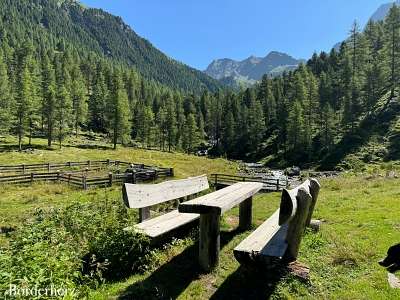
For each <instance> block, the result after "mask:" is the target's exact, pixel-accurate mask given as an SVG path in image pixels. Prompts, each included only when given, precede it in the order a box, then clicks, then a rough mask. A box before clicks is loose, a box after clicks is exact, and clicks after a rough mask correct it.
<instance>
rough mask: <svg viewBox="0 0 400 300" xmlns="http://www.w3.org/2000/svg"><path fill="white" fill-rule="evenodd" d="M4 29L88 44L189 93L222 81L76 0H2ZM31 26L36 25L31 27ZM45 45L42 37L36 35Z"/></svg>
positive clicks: (213, 88)
mask: <svg viewBox="0 0 400 300" xmlns="http://www.w3.org/2000/svg"><path fill="white" fill-rule="evenodd" d="M0 5H1V6H0V17H1V18H2V22H1V25H2V29H3V30H5V31H12V28H13V27H15V26H17V25H16V24H20V27H21V28H23V29H24V31H23V32H21V37H20V38H23V39H26V38H30V39H32V32H33V31H35V30H37V31H40V32H41V35H42V37H40V39H49V40H54V41H57V42H61V43H64V42H65V43H67V44H70V45H75V46H79V47H83V48H85V49H87V50H88V51H92V52H95V53H97V54H101V55H104V56H105V57H107V58H108V59H110V60H111V61H114V62H117V63H120V64H124V65H127V66H130V67H134V68H135V69H136V70H137V71H138V72H139V73H140V74H141V75H142V76H143V77H144V78H145V79H149V80H154V81H156V82H158V83H161V84H163V85H165V86H168V87H171V88H174V89H179V90H184V91H189V92H201V91H203V90H210V91H216V90H218V89H220V88H221V87H222V86H221V84H220V83H219V82H218V81H216V80H214V79H212V78H211V77H209V76H207V75H206V74H204V73H203V72H201V71H199V70H196V69H194V68H192V67H190V66H188V65H186V64H184V63H182V62H179V61H177V60H174V59H173V58H171V57H169V56H168V55H166V54H164V53H163V52H162V51H161V50H159V49H157V48H156V47H155V46H153V44H152V43H151V42H149V41H148V40H147V39H145V38H143V37H141V36H139V35H138V34H137V33H136V32H135V31H134V30H133V29H132V28H131V27H130V26H129V25H128V24H126V23H125V22H124V21H123V19H122V18H121V17H119V16H115V15H112V14H110V13H108V12H106V11H104V10H102V9H98V8H90V7H88V6H86V5H85V4H82V3H81V2H79V1H77V0H31V1H15V2H14V1H11V0H0ZM30 26H32V27H34V28H30ZM33 41H34V42H35V43H40V41H39V40H38V39H33Z"/></svg>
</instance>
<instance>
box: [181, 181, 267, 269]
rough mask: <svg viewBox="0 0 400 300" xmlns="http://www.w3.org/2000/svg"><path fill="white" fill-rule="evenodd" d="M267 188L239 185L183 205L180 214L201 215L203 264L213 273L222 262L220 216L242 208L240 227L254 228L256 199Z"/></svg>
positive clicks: (200, 245) (200, 256)
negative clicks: (220, 259) (253, 216)
mask: <svg viewBox="0 0 400 300" xmlns="http://www.w3.org/2000/svg"><path fill="white" fill-rule="evenodd" d="M262 187H263V184H262V183H259V182H239V183H235V184H233V185H231V186H229V187H226V188H224V189H221V190H218V191H216V192H213V193H210V194H207V195H204V196H201V197H199V198H196V199H194V200H190V201H187V202H184V203H181V204H179V208H178V210H179V212H181V213H195V214H200V233H199V263H200V266H201V267H202V268H203V269H204V270H205V271H210V270H211V269H213V268H214V267H215V266H217V265H218V262H219V251H220V216H221V215H222V214H223V213H225V212H226V211H228V210H230V209H232V208H233V207H235V206H237V205H240V206H239V228H240V229H243V230H247V229H250V227H251V223H252V215H253V213H252V206H253V205H252V203H253V201H252V199H253V195H255V194H256V193H257V192H258V191H259V190H261V189H262Z"/></svg>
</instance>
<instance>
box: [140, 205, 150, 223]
mask: <svg viewBox="0 0 400 300" xmlns="http://www.w3.org/2000/svg"><path fill="white" fill-rule="evenodd" d="M147 219H150V207H142V208H139V223H140V222H143V221H146V220H147Z"/></svg>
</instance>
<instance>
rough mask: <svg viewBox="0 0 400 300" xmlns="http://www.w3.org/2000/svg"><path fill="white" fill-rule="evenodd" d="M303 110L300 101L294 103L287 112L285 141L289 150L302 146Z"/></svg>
mask: <svg viewBox="0 0 400 300" xmlns="http://www.w3.org/2000/svg"><path fill="white" fill-rule="evenodd" d="M303 130H304V120H303V108H302V106H301V104H300V101H295V102H294V103H293V106H292V107H291V109H290V112H289V118H288V129H287V135H288V136H287V141H288V143H289V148H290V149H297V148H298V147H301V146H302V145H303V139H304V136H303Z"/></svg>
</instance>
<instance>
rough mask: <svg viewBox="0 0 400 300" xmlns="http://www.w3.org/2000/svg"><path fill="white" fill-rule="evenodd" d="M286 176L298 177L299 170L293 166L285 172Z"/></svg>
mask: <svg viewBox="0 0 400 300" xmlns="http://www.w3.org/2000/svg"><path fill="white" fill-rule="evenodd" d="M285 172H286V174H287V175H288V176H300V173H301V170H300V168H299V167H296V166H293V167H291V168H287V169H286V170H285Z"/></svg>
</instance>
